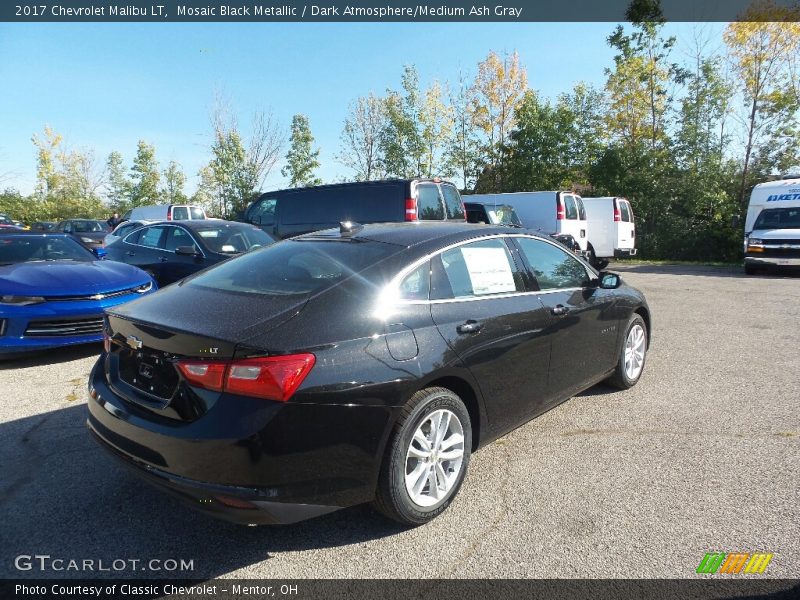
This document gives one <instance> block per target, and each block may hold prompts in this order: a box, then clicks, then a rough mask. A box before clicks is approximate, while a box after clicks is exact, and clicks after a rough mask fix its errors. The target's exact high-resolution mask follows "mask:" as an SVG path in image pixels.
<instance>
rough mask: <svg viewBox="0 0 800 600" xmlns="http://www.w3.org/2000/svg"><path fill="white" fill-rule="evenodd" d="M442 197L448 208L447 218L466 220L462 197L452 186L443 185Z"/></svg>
mask: <svg viewBox="0 0 800 600" xmlns="http://www.w3.org/2000/svg"><path fill="white" fill-rule="evenodd" d="M441 189H442V197H443V198H444V205H445V208H447V218H448V219H456V220H462V221H463V220H464V205H463V204H462V203H461V195H460V194H459V193H458V190H457V189H456V188H455V187H453V186H452V185H442V186H441Z"/></svg>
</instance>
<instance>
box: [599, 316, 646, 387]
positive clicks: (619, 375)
mask: <svg viewBox="0 0 800 600" xmlns="http://www.w3.org/2000/svg"><path fill="white" fill-rule="evenodd" d="M637 325H639V326H640V327H641V328H642V331H643V332H644V339H645V342H644V356H643V358H642V368H641V369H640V370H639V373H638V374H637V375H636V376H635V377H633V378H631V377H629V376H628V373H627V372H626V370H625V345H626V342H627V340H628V335H630V333H631V330H632V329H633V328H634V327H635V326H637ZM647 347H648V341H647V325H646V324H645V322H644V319H643V318H642V316H641V315H639V314H638V313H633V314H632V315H631V318H630V320H629V321H628V326H627V327H626V328H625V336H624V337H623V338H622V344H621V347H620V349H619V358H618V360H617V366H616V368H615V369H614V374H613V375H612V376H611V377H609V378H608V380H607V382H608V383H609V384H610V385H613V386H614V387H617V388H619V389H621V390H627V389H630V388H632V387H633V386H635V385H636V383H637V382H638V381H639V379H641V377H642V373H644V368H645V366H646V364H647V349H648V348H647Z"/></svg>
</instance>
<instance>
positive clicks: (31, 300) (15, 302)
mask: <svg viewBox="0 0 800 600" xmlns="http://www.w3.org/2000/svg"><path fill="white" fill-rule="evenodd" d="M42 302H44V298H43V297H41V296H0V304H7V305H9V306H28V305H29V304H41V303H42Z"/></svg>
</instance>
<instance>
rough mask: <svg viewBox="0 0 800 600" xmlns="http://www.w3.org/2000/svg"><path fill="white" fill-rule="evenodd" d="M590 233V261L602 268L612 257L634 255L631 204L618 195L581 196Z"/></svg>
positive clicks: (634, 232) (634, 238) (634, 240)
mask: <svg viewBox="0 0 800 600" xmlns="http://www.w3.org/2000/svg"><path fill="white" fill-rule="evenodd" d="M583 206H584V208H585V209H586V220H587V222H588V232H589V256H588V258H589V262H591V263H592V265H593V266H594V267H597V268H600V269H604V268H605V267H606V266H607V265H608V261H609V259H611V258H624V257H629V256H635V255H636V224H635V223H634V220H633V208H632V207H631V203H630V202H629V201H628V200H627V199H625V198H621V197H619V196H607V197H603V198H583Z"/></svg>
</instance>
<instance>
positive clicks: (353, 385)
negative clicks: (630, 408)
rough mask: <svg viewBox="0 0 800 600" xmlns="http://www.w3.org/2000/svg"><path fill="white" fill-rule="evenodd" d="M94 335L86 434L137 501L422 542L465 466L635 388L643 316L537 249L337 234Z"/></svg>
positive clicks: (222, 276) (220, 275)
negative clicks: (138, 490) (333, 518)
mask: <svg viewBox="0 0 800 600" xmlns="http://www.w3.org/2000/svg"><path fill="white" fill-rule="evenodd" d="M106 335H107V339H106V348H105V352H104V353H103V354H102V355H101V357H100V358H99V360H98V361H97V364H96V365H95V367H94V369H93V371H92V374H91V376H90V381H89V395H90V400H89V417H88V425H89V428H90V430H91V432H92V433H93V435H94V436H95V438H96V439H97V440H98V441H99V442H100V444H101V445H102V446H103V447H105V448H106V449H108V450H110V451H111V452H112V454H113V455H115V456H116V457H117V458H119V459H120V460H121V461H122V462H123V463H125V464H127V465H129V466H131V467H133V469H134V471H135V472H137V473H139V474H140V475H141V476H143V477H145V478H146V479H147V480H149V481H150V482H152V483H154V484H156V485H157V486H160V487H161V488H163V489H165V490H168V491H171V492H172V493H174V494H176V495H177V496H178V497H180V498H182V499H183V500H185V501H187V502H188V503H189V504H190V505H191V506H193V507H194V508H197V509H199V510H202V511H205V512H207V513H210V514H213V515H215V516H218V517H221V518H225V519H229V520H232V521H235V522H240V523H247V524H259V523H291V522H295V521H299V520H301V519H304V518H308V517H313V516H316V515H321V514H324V513H328V512H331V511H334V510H336V509H339V508H342V507H345V506H351V505H354V504H359V503H363V502H370V501H372V502H374V505H375V506H376V507H377V509H378V510H380V511H381V512H383V513H384V514H386V515H387V516H389V517H391V518H393V519H396V520H398V521H400V522H403V523H406V524H412V525H416V524H421V523H425V522H426V521H429V520H430V519H432V518H434V517H435V516H437V515H438V514H440V513H441V512H442V511H443V510H445V509H446V508H447V506H448V505H449V504H450V502H451V500H452V499H453V497H454V496H455V494H456V493H457V492H458V489H459V487H460V486H461V483H462V481H463V480H464V476H465V474H466V472H467V468H468V466H469V460H470V454H471V453H472V452H473V451H475V450H476V449H478V448H480V447H481V446H483V445H485V444H487V443H489V442H491V441H492V440H494V439H496V438H498V437H499V436H502V435H504V434H505V433H507V432H509V431H510V430H512V429H514V428H516V427H518V426H520V425H521V424H523V423H525V422H526V421H528V420H529V419H531V418H533V417H535V416H537V415H539V414H541V413H543V412H545V411H547V410H549V409H550V408H552V407H554V406H556V405H557V404H559V403H561V402H563V401H564V400H566V399H568V398H569V397H570V396H572V395H574V394H576V393H578V392H580V391H581V390H584V389H586V388H588V387H590V386H592V385H594V384H596V383H598V382H600V381H603V380H608V381H610V382H611V383H613V384H614V385H616V386H618V387H620V388H629V387H631V386H633V385H635V384H636V382H637V381H638V380H639V378H640V376H641V374H642V370H643V368H644V364H645V355H646V351H647V348H648V343H649V335H650V311H649V309H648V307H647V302H646V301H645V298H644V296H643V295H642V294H641V293H640V292H639V291H637V290H635V289H633V288H631V287H628V286H627V285H625V284H623V283H622V282H621V280H620V278H619V276H617V275H615V274H613V273H597V272H596V271H594V270H593V269H592V268H591V267H589V266H588V265H586V264H585V263H584V262H582V261H580V260H578V259H576V258H575V256H574V255H573V254H571V253H570V252H568V251H567V250H566V249H565V248H563V247H562V246H561V245H560V244H558V243H556V242H554V241H553V240H551V239H549V238H547V237H541V236H538V235H536V234H533V233H527V232H524V231H519V230H510V229H508V228H504V227H494V226H480V225H470V224H466V223H462V224H457V223H424V224H419V223H417V224H410V223H409V224H390V225H386V224H384V225H367V226H364V227H361V226H356V225H351V224H343V225H342V227H341V229H340V230H327V231H323V232H317V233H314V234H308V235H305V236H302V237H299V238H295V239H291V240H285V241H282V242H279V243H277V244H275V245H273V246H270V247H268V248H264V249H262V250H259V251H256V252H251V253H248V254H246V255H244V256H242V257H240V258H236V259H234V260H231V261H228V262H225V263H223V264H221V265H219V266H217V267H215V268H212V269H209V270H208V271H205V272H203V273H200V274H198V275H196V276H194V277H190V278H188V279H185V280H184V281H182V282H180V283H178V284H177V285H172V286H169V287H167V288H165V289H162V290H160V291H159V292H157V293H155V294H153V295H152V296H150V297H147V298H142V299H140V300H138V301H136V302H133V303H131V304H127V305H124V306H121V307H115V308H113V309H110V310H109V311H108V321H107V326H106ZM485 493H494V492H493V491H488V490H487V491H485Z"/></svg>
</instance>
